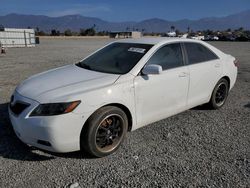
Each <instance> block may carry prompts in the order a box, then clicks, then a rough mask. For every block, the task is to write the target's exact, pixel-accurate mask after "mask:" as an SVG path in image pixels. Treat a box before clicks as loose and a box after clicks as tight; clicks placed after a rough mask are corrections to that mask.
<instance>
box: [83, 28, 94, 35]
mask: <svg viewBox="0 0 250 188" xmlns="http://www.w3.org/2000/svg"><path fill="white" fill-rule="evenodd" d="M95 33H96V32H95V29H94V28H93V27H92V28H88V29H86V30H85V34H86V35H87V36H94V35H95Z"/></svg>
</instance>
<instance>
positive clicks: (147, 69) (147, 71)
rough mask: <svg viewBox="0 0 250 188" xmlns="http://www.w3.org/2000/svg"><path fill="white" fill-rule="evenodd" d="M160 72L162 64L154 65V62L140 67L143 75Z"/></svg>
mask: <svg viewBox="0 0 250 188" xmlns="http://www.w3.org/2000/svg"><path fill="white" fill-rule="evenodd" d="M161 72H162V66H161V65H156V64H151V65H146V66H145V67H144V68H143V69H142V73H143V74H145V75H149V74H161Z"/></svg>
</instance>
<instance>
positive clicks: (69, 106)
mask: <svg viewBox="0 0 250 188" xmlns="http://www.w3.org/2000/svg"><path fill="white" fill-rule="evenodd" d="M80 103H81V101H74V102H67V103H48V104H40V105H39V106H38V107H36V108H35V110H33V112H32V113H31V114H30V116H54V115H60V114H66V113H69V112H72V111H73V110H74V109H75V108H76V107H77V106H78V105H79V104H80Z"/></svg>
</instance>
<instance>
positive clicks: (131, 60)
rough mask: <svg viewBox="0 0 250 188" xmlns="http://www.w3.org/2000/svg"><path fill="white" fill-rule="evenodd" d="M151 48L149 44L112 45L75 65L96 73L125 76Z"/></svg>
mask: <svg viewBox="0 0 250 188" xmlns="http://www.w3.org/2000/svg"><path fill="white" fill-rule="evenodd" d="M152 46H153V45H149V44H135V43H113V44H110V45H108V46H106V47H105V48H103V49H101V50H100V51H98V52H96V53H94V54H93V55H91V56H90V57H88V58H87V59H85V60H83V61H81V62H80V63H78V64H77V65H78V66H79V67H82V68H85V69H89V70H93V71H98V72H104V73H111V74H125V73H127V72H129V71H130V70H131V69H132V68H133V67H134V66H135V65H136V64H137V63H138V61H140V59H141V58H142V57H143V56H144V55H145V54H146V53H147V52H148V50H149V49H150V48H151V47H152Z"/></svg>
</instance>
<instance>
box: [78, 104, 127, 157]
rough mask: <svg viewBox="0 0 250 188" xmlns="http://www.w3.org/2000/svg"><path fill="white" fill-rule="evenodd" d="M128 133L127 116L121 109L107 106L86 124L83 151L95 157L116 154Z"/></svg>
mask: <svg viewBox="0 0 250 188" xmlns="http://www.w3.org/2000/svg"><path fill="white" fill-rule="evenodd" d="M127 131H128V118H127V115H126V114H125V113H124V111H122V110H121V109H120V108H117V107H114V106H105V107H103V108H101V109H99V110H97V111H96V112H95V113H94V114H93V115H92V116H91V117H90V118H89V119H88V121H87V122H86V125H85V126H84V128H83V130H82V133H81V140H80V144H81V149H83V150H84V151H86V152H88V153H89V154H90V155H92V156H95V157H104V156H107V155H110V154H112V153H114V152H115V151H116V150H117V149H118V148H119V146H120V145H121V144H122V142H123V140H124V138H125V137H126V134H127Z"/></svg>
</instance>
